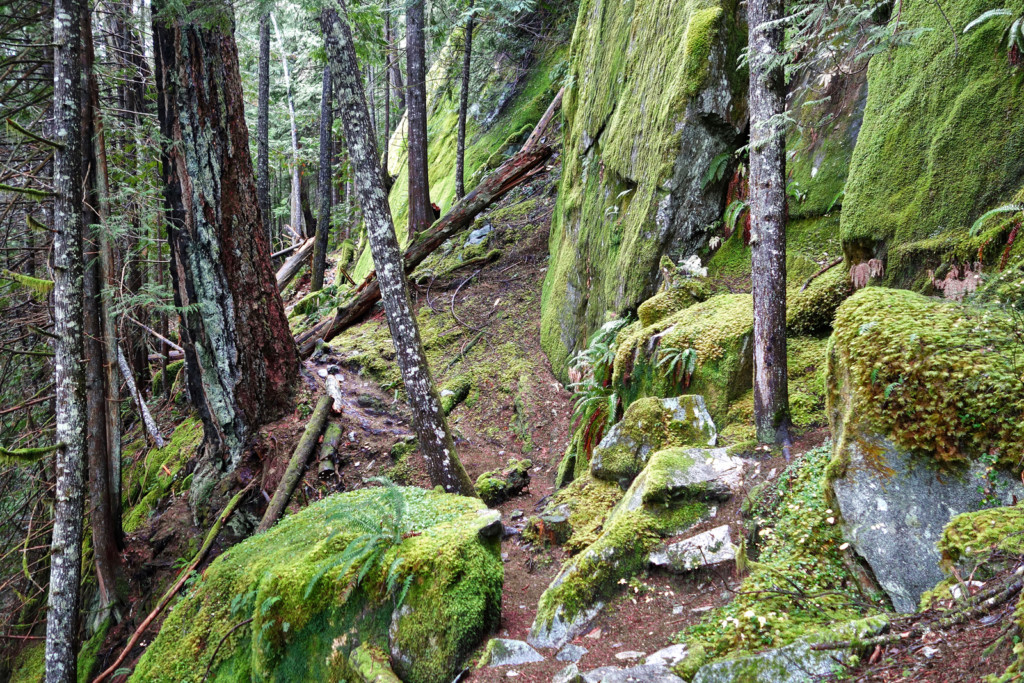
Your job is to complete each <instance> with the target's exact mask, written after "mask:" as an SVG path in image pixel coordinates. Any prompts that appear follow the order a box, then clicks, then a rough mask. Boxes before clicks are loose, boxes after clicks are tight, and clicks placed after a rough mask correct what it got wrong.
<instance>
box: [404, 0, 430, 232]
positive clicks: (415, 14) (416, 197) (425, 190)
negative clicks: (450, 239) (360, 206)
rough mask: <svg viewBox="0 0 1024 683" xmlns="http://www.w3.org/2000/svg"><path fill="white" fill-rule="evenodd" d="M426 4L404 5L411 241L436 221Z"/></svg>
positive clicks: (413, 1)
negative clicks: (430, 164)
mask: <svg viewBox="0 0 1024 683" xmlns="http://www.w3.org/2000/svg"><path fill="white" fill-rule="evenodd" d="M423 4H424V0H407V1H406V5H405V29H406V30H405V50H406V53H407V58H408V64H409V67H408V71H409V93H408V97H407V98H406V102H407V104H408V107H409V110H408V128H407V129H408V134H407V136H406V146H407V149H408V154H407V156H408V159H409V237H410V239H411V238H412V236H413V235H415V234H416V233H419V232H422V231H423V230H426V229H427V228H429V227H430V224H431V223H433V222H434V211H433V209H432V208H431V206H430V177H429V173H428V170H427V165H428V160H427V74H426V71H427V66H426V61H427V57H426V45H425V39H424V36H423V32H424V27H423V23H424V22H423Z"/></svg>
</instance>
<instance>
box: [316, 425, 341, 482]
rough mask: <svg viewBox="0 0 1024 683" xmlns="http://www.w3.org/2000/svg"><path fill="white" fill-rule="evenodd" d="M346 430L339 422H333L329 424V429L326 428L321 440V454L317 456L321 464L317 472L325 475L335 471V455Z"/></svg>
mask: <svg viewBox="0 0 1024 683" xmlns="http://www.w3.org/2000/svg"><path fill="white" fill-rule="evenodd" d="M343 435H344V432H343V431H342V429H341V425H340V424H338V423H337V422H331V423H330V424H328V425H327V429H325V430H324V439H323V441H322V442H320V454H319V455H318V456H317V460H318V461H319V463H320V464H319V465H318V466H317V474H318V475H319V476H321V477H322V476H324V475H327V474H330V473H331V472H333V471H334V456H335V455H336V454H337V452H338V446H339V445H340V444H341V439H342V436H343Z"/></svg>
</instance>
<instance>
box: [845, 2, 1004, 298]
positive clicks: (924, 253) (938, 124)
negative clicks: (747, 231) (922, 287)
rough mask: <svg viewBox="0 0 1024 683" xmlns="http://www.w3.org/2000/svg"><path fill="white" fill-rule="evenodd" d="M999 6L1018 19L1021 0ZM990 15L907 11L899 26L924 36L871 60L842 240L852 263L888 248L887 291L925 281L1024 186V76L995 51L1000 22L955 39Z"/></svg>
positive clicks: (974, 6)
mask: <svg viewBox="0 0 1024 683" xmlns="http://www.w3.org/2000/svg"><path fill="white" fill-rule="evenodd" d="M1000 7H1006V8H1008V9H1010V10H1011V11H1013V12H1014V13H1015V14H1016V15H1018V16H1019V14H1020V13H1021V12H1022V11H1024V2H1021V1H1020V0H1014V1H1013V2H1006V3H1003V4H1002V5H1000ZM992 8H993V4H992V3H990V2H987V1H986V0H964V1H963V2H957V3H953V4H951V5H950V6H949V7H945V6H944V7H942V8H940V7H938V6H936V5H934V4H930V3H919V4H915V6H913V7H911V6H907V7H906V8H904V10H905V11H903V12H902V13H901V18H902V20H903V21H905V22H907V25H908V27H909V28H926V29H928V32H927V33H924V34H923V35H921V36H920V37H918V38H917V39H916V40H915V41H913V42H912V43H911V44H909V45H905V46H901V47H899V48H897V49H896V50H895V51H894V52H893V53H892V54H890V55H888V56H886V57H885V58H879V59H872V60H871V64H870V66H869V70H868V78H869V87H868V98H867V105H866V110H865V112H864V125H863V128H862V129H861V132H860V136H859V139H858V142H857V146H856V149H855V150H854V153H853V158H852V162H851V167H850V177H849V182H848V184H847V188H846V196H845V199H844V203H843V218H842V238H843V244H844V249H845V251H846V252H847V254H848V255H850V256H852V257H853V258H854V260H855V261H856V262H860V261H863V260H866V259H867V258H871V257H872V256H873V255H875V256H877V255H882V254H885V253H886V252H888V263H887V274H886V281H887V282H888V283H890V284H894V285H897V286H908V285H911V284H914V283H915V282H916V283H918V284H919V283H920V280H919V279H918V278H919V277H920V276H921V275H922V273H923V271H924V269H926V268H935V267H937V266H938V265H939V264H940V263H941V262H942V261H944V260H947V259H948V258H949V257H950V255H951V253H952V252H955V250H956V246H957V243H958V242H960V241H961V240H962V239H963V238H964V237H966V236H967V229H968V228H969V227H970V226H971V224H972V223H973V222H974V220H975V219H976V218H977V217H978V216H979V215H981V214H982V213H983V212H984V211H986V210H988V209H990V208H993V207H994V206H996V205H999V204H1001V203H1003V202H1005V201H1008V200H1009V199H1010V198H1011V197H1012V195H1013V194H1014V193H1015V192H1017V191H1018V190H1019V189H1020V187H1021V183H1022V180H1024V121H1022V119H1021V117H1020V116H1018V115H1017V112H1019V111H1020V110H1021V107H1022V106H1024V78H1022V76H1021V72H1020V70H1019V69H1015V68H1013V67H1012V66H1011V65H1010V63H1009V61H1008V59H1007V55H1006V49H1005V46H1003V45H1001V44H1000V35H1001V33H1002V29H1003V27H1004V24H1002V23H1001V22H999V21H993V22H989V23H988V24H986V25H985V26H984V27H982V28H979V29H977V30H974V31H971V32H970V33H968V34H966V35H959V36H958V39H957V40H954V39H953V36H952V35H951V31H952V32H954V33H957V34H959V33H961V32H962V31H963V29H964V27H965V26H966V25H967V24H968V22H970V21H972V20H973V19H975V18H976V17H978V16H979V15H980V14H981V13H982V12H984V11H986V10H989V9H992ZM947 19H948V21H949V25H947ZM971 260H972V261H973V260H974V259H971Z"/></svg>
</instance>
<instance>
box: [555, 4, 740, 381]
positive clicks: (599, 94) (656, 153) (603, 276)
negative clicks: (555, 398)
mask: <svg viewBox="0 0 1024 683" xmlns="http://www.w3.org/2000/svg"><path fill="white" fill-rule="evenodd" d="M739 14H741V13H739ZM739 14H738V13H737V12H736V3H734V2H731V1H729V0H725V1H722V2H719V1H716V0H682V1H680V2H674V3H670V4H669V5H663V4H657V3H649V2H623V3H610V4H608V3H600V2H597V0H583V1H582V2H580V6H579V18H578V20H577V22H576V30H575V33H574V35H573V39H572V46H571V49H570V75H569V83H570V87H568V88H566V92H565V97H564V100H563V103H562V107H563V111H564V117H565V124H564V129H563V130H564V149H565V154H564V156H563V171H562V181H561V186H560V188H559V194H558V204H557V206H556V209H555V213H554V217H553V219H552V226H551V234H550V238H549V247H550V251H551V255H552V257H551V265H550V268H549V270H548V272H547V276H546V279H545V282H544V292H543V300H542V306H541V310H542V320H541V343H542V345H543V348H544V350H545V351H546V352H547V354H548V357H549V359H550V360H551V365H552V368H553V369H554V371H555V374H556V375H558V376H559V377H561V378H562V379H563V380H564V379H565V378H566V377H567V374H568V364H569V358H570V356H571V355H572V354H573V353H574V352H575V351H577V350H578V349H579V347H581V346H582V345H584V344H585V343H586V340H587V339H588V337H589V336H590V334H591V333H592V332H594V331H595V330H597V329H598V328H599V327H600V326H601V325H602V324H603V323H604V318H605V314H606V312H607V311H613V312H615V313H620V314H621V313H624V312H627V311H631V310H634V309H635V308H636V307H637V306H638V305H639V304H640V303H641V302H642V301H643V300H644V299H645V298H647V297H648V296H650V294H651V293H652V291H653V288H654V285H655V279H656V276H657V274H658V265H659V262H660V259H661V257H662V255H663V253H664V252H665V250H666V249H667V248H668V247H669V246H670V245H668V244H665V243H664V242H665V240H664V239H654V238H653V236H654V235H655V234H658V232H659V231H664V230H665V229H666V228H665V227H664V226H662V227H659V226H658V225H657V222H656V218H657V213H658V207H659V204H660V203H661V202H662V201H663V200H664V199H665V198H666V197H667V196H668V195H669V193H670V189H669V187H668V184H669V182H668V181H670V180H671V179H672V176H673V173H674V170H675V167H676V163H677V159H678V158H679V156H680V149H681V146H682V144H683V137H684V134H683V129H684V128H685V127H686V126H684V125H681V124H682V122H684V120H685V117H686V110H687V105H688V104H689V103H690V102H691V100H692V98H693V96H694V95H695V94H696V93H698V92H700V91H702V90H703V89H704V88H705V86H706V82H707V80H708V77H709V74H710V69H711V67H712V65H713V64H712V63H713V61H715V60H724V61H722V62H717V63H719V64H728V65H730V67H724V68H726V69H727V70H728V72H729V73H730V74H731V77H730V80H729V82H728V85H729V86H731V87H730V90H735V91H736V92H741V91H742V90H743V89H744V87H743V86H742V85H741V83H742V81H743V80H744V76H742V75H733V71H732V69H731V65H732V64H735V63H736V61H735V59H736V57H737V56H738V53H737V52H736V50H735V48H738V46H734V45H733V43H732V42H731V38H732V37H733V36H735V35H738V34H739V33H740V32H741V27H740V26H739V21H741V20H740V19H738V18H737V17H738V16H739ZM666 27H677V28H678V29H679V30H666ZM742 33H743V34H744V35H745V29H742ZM719 48H721V49H719ZM716 85H717V82H716ZM688 134H692V135H702V136H703V137H702V138H701V140H702V141H703V142H706V143H707V144H708V145H709V146H711V147H714V148H715V150H717V151H725V150H724V148H725V147H726V143H725V142H724V141H719V140H717V139H715V138H714V137H713V136H712V135H710V134H708V133H706V132H702V133H694V132H693V130H692V127H691V129H690V131H689V133H688ZM719 148H721V149H719ZM715 153H716V151H711V155H712V156H714V154H715ZM662 234H663V232H662Z"/></svg>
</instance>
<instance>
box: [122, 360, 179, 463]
mask: <svg viewBox="0 0 1024 683" xmlns="http://www.w3.org/2000/svg"><path fill="white" fill-rule="evenodd" d="M117 365H118V367H119V368H121V376H122V377H123V378H124V383H125V384H126V385H127V386H128V393H130V394H131V395H132V399H133V400H134V401H135V406H136V407H137V408H138V409H139V415H140V416H141V417H142V424H144V425H145V426H146V433H147V434H149V436H150V437H151V438H152V439H153V443H154V444H156V447H157V448H163V447H164V446H166V445H167V442H166V441H165V440H164V437H163V436H162V435H161V434H160V427H158V426H157V424H156V420H154V419H153V415H152V413H150V412H149V407H148V406H147V405H146V401H145V400H144V399H143V398H142V394H140V393H139V388H138V387H137V386H136V385H135V378H134V377H133V376H132V368H131V366H130V365H128V360H127V359H126V358H125V357H124V351H122V350H121V345H120V344H118V346H117ZM168 379H169V378H168Z"/></svg>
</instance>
